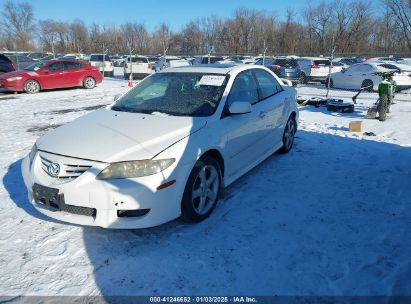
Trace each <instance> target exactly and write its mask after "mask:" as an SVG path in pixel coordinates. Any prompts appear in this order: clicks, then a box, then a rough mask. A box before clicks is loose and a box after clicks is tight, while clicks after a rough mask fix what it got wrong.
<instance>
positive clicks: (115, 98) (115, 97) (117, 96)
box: [113, 94, 121, 101]
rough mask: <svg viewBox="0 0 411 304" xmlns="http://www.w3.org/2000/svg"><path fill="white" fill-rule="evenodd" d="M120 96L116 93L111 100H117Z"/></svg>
mask: <svg viewBox="0 0 411 304" xmlns="http://www.w3.org/2000/svg"><path fill="white" fill-rule="evenodd" d="M120 97H121V94H117V95H116V96H114V98H113V100H114V101H117V99H119V98H120Z"/></svg>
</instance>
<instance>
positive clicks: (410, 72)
mask: <svg viewBox="0 0 411 304" xmlns="http://www.w3.org/2000/svg"><path fill="white" fill-rule="evenodd" d="M389 71H394V72H395V74H394V76H393V79H394V80H395V82H396V83H397V89H398V90H404V89H409V88H411V67H410V66H408V65H403V64H394V63H384V62H364V63H358V64H354V65H352V66H350V67H349V68H347V69H344V70H342V71H341V72H338V73H332V74H331V75H330V86H331V87H333V88H337V89H351V90H359V89H361V88H364V89H366V90H368V91H377V90H378V85H379V84H380V83H381V81H382V80H383V78H382V76H381V75H380V74H379V73H381V72H389Z"/></svg>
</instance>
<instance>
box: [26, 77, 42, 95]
mask: <svg viewBox="0 0 411 304" xmlns="http://www.w3.org/2000/svg"><path fill="white" fill-rule="evenodd" d="M23 89H24V92H26V93H28V94H35V93H38V92H40V84H39V83H38V82H37V81H36V80H33V79H30V80H27V81H26V82H25V83H24V87H23Z"/></svg>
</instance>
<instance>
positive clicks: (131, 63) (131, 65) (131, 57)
mask: <svg viewBox="0 0 411 304" xmlns="http://www.w3.org/2000/svg"><path fill="white" fill-rule="evenodd" d="M133 52H134V49H131V50H130V77H131V81H133Z"/></svg>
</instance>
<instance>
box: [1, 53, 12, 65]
mask: <svg viewBox="0 0 411 304" xmlns="http://www.w3.org/2000/svg"><path fill="white" fill-rule="evenodd" d="M0 61H5V62H7V63H10V62H11V60H10V59H9V58H7V57H6V56H4V55H3V54H0Z"/></svg>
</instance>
